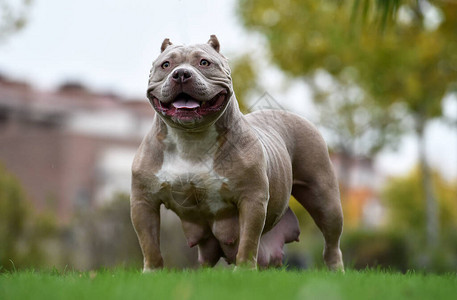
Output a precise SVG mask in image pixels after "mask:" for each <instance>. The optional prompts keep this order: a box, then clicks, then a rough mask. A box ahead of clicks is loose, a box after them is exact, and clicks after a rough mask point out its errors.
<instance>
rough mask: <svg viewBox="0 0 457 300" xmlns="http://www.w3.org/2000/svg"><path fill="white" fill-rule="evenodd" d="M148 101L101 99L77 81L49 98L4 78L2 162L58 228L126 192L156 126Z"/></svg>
mask: <svg viewBox="0 0 457 300" xmlns="http://www.w3.org/2000/svg"><path fill="white" fill-rule="evenodd" d="M152 117H153V110H152V108H151V107H150V105H149V103H148V101H147V100H146V99H141V100H129V99H121V98H119V97H117V96H114V95H109V94H106V95H105V94H96V93H93V92H90V91H88V90H86V89H85V88H84V87H83V86H81V85H79V84H76V83H68V84H65V85H62V86H61V87H60V89H59V90H57V91H54V92H45V91H40V90H36V89H33V88H32V87H30V86H29V85H28V84H26V83H23V82H16V81H11V80H8V79H6V78H3V77H0V163H2V164H3V165H4V166H5V167H6V168H7V170H9V171H10V172H11V173H13V174H14V175H15V176H16V177H17V178H18V179H19V180H20V181H21V183H22V186H23V187H24V189H25V192H26V194H27V196H28V198H29V199H31V200H32V201H33V203H34V204H35V206H36V207H37V208H38V209H40V210H44V209H50V210H54V211H55V213H56V214H57V216H58V219H59V221H60V222H64V223H65V222H67V221H69V219H70V217H71V216H72V215H73V214H74V212H75V210H78V209H80V208H87V207H91V206H93V205H97V204H101V203H103V202H104V201H106V200H108V199H109V198H110V197H112V195H113V193H115V192H116V191H127V192H128V191H129V188H130V166H131V162H132V159H133V155H134V153H135V151H136V149H137V148H138V145H139V144H140V142H141V140H142V138H143V136H144V135H145V134H146V132H147V131H148V129H149V128H150V126H151V124H152Z"/></svg>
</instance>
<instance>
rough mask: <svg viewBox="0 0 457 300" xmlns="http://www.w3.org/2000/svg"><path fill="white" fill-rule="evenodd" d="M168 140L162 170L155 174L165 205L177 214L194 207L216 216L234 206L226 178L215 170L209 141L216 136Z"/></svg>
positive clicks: (159, 193) (189, 210)
mask: <svg viewBox="0 0 457 300" xmlns="http://www.w3.org/2000/svg"><path fill="white" fill-rule="evenodd" d="M167 142H168V147H167V149H166V151H164V154H163V163H162V166H161V169H160V170H159V172H157V174H156V177H157V179H158V190H157V194H158V196H159V197H160V199H161V200H162V202H163V203H164V204H165V206H166V207H167V208H169V209H172V210H173V211H175V212H176V213H177V214H178V215H184V214H186V213H193V212H195V210H198V211H199V212H201V213H203V214H210V215H216V214H217V213H219V212H221V211H225V210H227V209H229V210H230V209H232V208H234V206H233V204H232V203H231V196H230V188H229V186H230V182H229V180H228V179H227V178H225V177H223V176H221V175H220V174H218V173H217V172H216V171H215V170H214V159H213V154H214V153H213V150H212V148H209V147H214V145H211V144H210V143H211V142H213V143H216V140H215V139H211V140H210V141H203V142H201V141H200V142H199V143H188V144H176V142H177V141H176V140H172V141H167ZM178 142H179V141H178ZM205 143H206V145H205Z"/></svg>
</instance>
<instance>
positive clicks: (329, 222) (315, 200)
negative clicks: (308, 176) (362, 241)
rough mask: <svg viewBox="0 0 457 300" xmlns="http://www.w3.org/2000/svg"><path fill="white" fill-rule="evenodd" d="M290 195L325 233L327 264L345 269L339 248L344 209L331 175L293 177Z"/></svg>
mask: <svg viewBox="0 0 457 300" xmlns="http://www.w3.org/2000/svg"><path fill="white" fill-rule="evenodd" d="M292 195H293V196H294V197H295V199H297V200H298V202H300V204H301V205H303V207H304V208H305V209H306V210H307V211H308V212H309V214H310V215H311V217H312V218H313V220H314V222H315V223H316V225H317V227H319V229H320V230H321V232H322V234H323V236H324V239H325V248H324V261H325V264H326V265H327V267H328V268H329V269H330V270H341V271H344V266H343V258H342V254H341V250H340V236H341V233H342V231H343V211H342V209H341V202H340V197H339V191H338V185H337V182H336V179H334V176H332V178H330V179H329V178H328V177H327V178H325V179H324V180H319V179H317V180H315V181H314V182H304V181H299V180H294V184H293V186H292Z"/></svg>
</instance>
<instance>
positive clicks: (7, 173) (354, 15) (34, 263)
mask: <svg viewBox="0 0 457 300" xmlns="http://www.w3.org/2000/svg"><path fill="white" fill-rule="evenodd" d="M0 15H1V21H0V272H2V271H7V270H14V269H20V268H57V269H76V270H89V269H94V268H100V267H116V266H122V267H136V268H140V267H141V264H142V256H141V251H140V249H139V245H138V241H137V238H136V235H135V233H134V231H133V227H132V225H131V222H130V216H129V189H130V166H131V162H132V159H133V155H134V154H135V151H136V149H137V147H138V145H139V143H140V142H141V139H142V137H143V136H144V135H145V134H146V132H147V131H148V130H149V128H150V126H151V121H152V116H153V112H152V108H151V107H150V105H149V103H148V101H147V99H146V97H145V92H146V84H147V79H148V74H149V69H150V66H151V63H152V61H153V60H154V59H155V57H156V56H157V55H158V54H159V52H160V50H159V49H160V45H161V43H162V41H163V39H164V38H167V37H168V38H170V39H171V41H172V42H173V43H177V44H193V43H203V42H206V41H207V40H208V39H209V36H210V34H216V35H217V36H218V38H219V41H220V43H221V52H222V53H223V54H224V55H225V56H226V57H228V58H229V61H230V65H231V68H232V77H233V81H234V86H235V92H236V95H237V98H238V100H239V102H240V106H241V108H242V110H243V111H244V112H245V113H247V112H249V111H252V110H253V109H255V108H256V105H258V104H259V103H261V104H262V105H260V106H261V107H265V106H266V107H275V108H280V109H286V110H289V111H292V112H295V113H297V114H300V115H302V116H304V117H306V118H308V119H309V120H311V121H312V122H314V123H315V124H317V125H318V127H319V129H320V130H321V132H322V133H323V135H324V137H325V139H326V141H327V142H328V146H329V150H330V153H331V158H332V161H333V164H334V167H335V169H336V171H337V174H338V178H339V182H340V190H341V198H342V204H343V208H344V215H345V225H344V226H345V227H344V234H343V238H342V242H341V243H342V245H341V246H342V250H343V254H344V260H345V263H346V266H347V267H350V268H357V269H364V268H366V267H378V266H380V267H382V268H389V269H392V270H398V271H403V272H405V271H407V270H409V269H414V270H426V271H433V272H449V271H453V272H455V271H456V270H457V1H454V0H436V1H432V0H430V1H424V0H417V1H416V0H414V1H412V0H385V1H375V0H348V1H342V0H322V1H309V0H308V1H306V0H262V1H261V0H223V1H210V0H196V1H183V0H169V1H166V2H165V1H150V0H147V1H146V0H141V1H135V3H134V4H132V2H131V1H127V0H111V1H101V0H100V1H89V0H80V1H57V0H48V1H44V0H41V1H40V0H0ZM290 205H291V207H292V208H293V210H294V211H295V213H296V214H297V215H298V217H299V219H300V221H301V227H302V233H301V236H300V240H301V241H300V243H295V244H291V245H289V246H288V247H287V249H286V254H287V260H286V262H285V263H286V264H288V265H290V266H291V267H297V268H315V267H322V266H323V261H322V258H321V255H322V249H323V240H322V237H321V234H320V232H319V231H318V229H317V227H316V226H315V225H314V223H313V221H312V220H311V218H310V217H309V215H308V214H307V212H306V211H305V210H304V209H303V208H301V207H300V206H299V205H298V204H297V203H296V202H295V200H294V199H291V202H290ZM162 224H163V225H162V228H161V230H162V252H163V256H164V260H165V264H166V266H168V267H179V268H182V267H190V268H193V267H196V265H197V264H196V249H189V248H187V245H186V243H185V239H184V236H183V234H182V230H181V227H180V224H179V221H178V220H177V218H176V217H175V216H174V215H173V213H170V212H165V211H163V217H162ZM220 265H222V266H223V262H221V263H220Z"/></svg>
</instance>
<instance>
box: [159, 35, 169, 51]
mask: <svg viewBox="0 0 457 300" xmlns="http://www.w3.org/2000/svg"><path fill="white" fill-rule="evenodd" d="M170 45H172V43H171V42H170V39H169V38H166V39H164V40H163V42H162V46H161V47H160V51H161V52H163V51H165V49H167V47H168V46H170Z"/></svg>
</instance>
